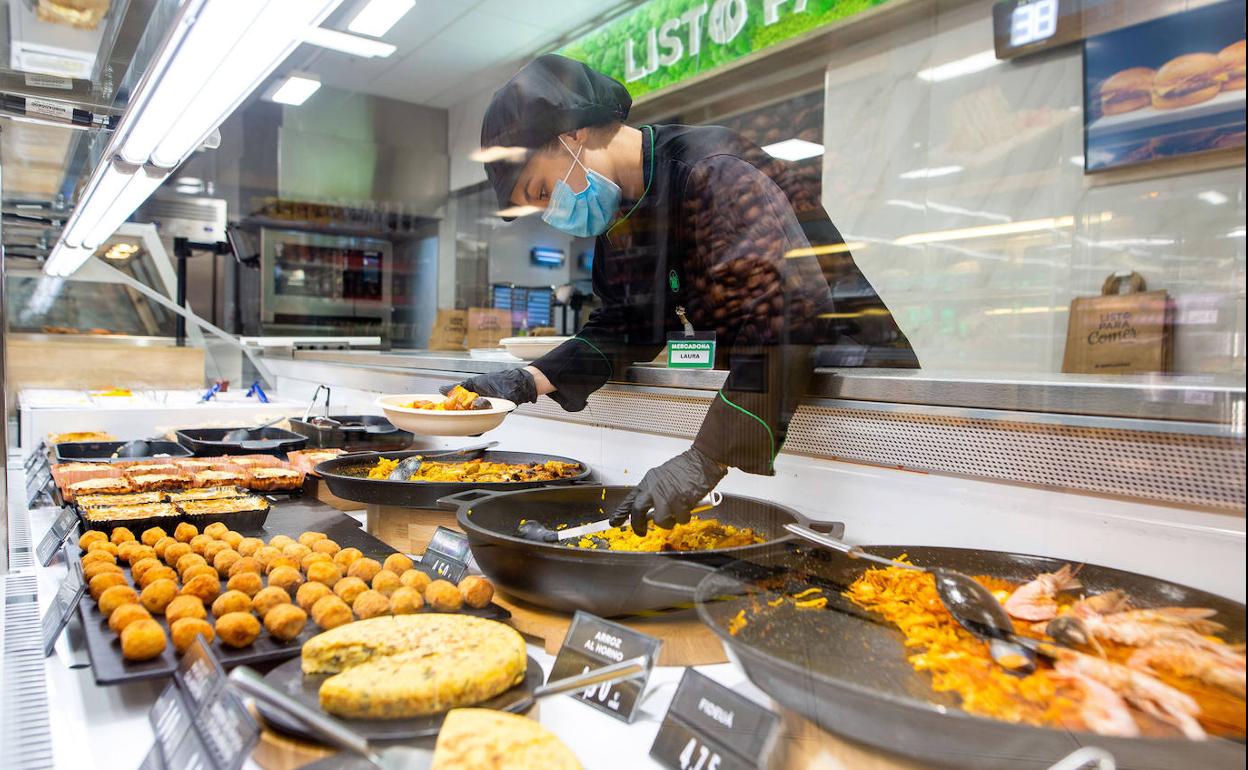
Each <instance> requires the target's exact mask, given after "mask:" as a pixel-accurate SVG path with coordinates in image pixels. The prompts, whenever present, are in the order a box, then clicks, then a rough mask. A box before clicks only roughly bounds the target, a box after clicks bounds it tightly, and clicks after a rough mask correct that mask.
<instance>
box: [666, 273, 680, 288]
mask: <svg viewBox="0 0 1248 770" xmlns="http://www.w3.org/2000/svg"><path fill="white" fill-rule="evenodd" d="M667 285H668V286H671V287H672V291H680V276H678V275H676V271H675V270H669V271H667Z"/></svg>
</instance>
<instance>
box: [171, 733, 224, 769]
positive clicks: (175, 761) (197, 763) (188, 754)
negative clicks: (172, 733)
mask: <svg viewBox="0 0 1248 770" xmlns="http://www.w3.org/2000/svg"><path fill="white" fill-rule="evenodd" d="M165 767H176V768H178V770H213V765H212V759H211V758H210V756H209V754H208V751H207V749H205V748H204V742H203V741H201V740H200V739H199V734H198V733H196V732H195V731H194V730H187V731H186V732H184V733H182V740H181V742H179V743H178V747H177V748H176V749H174V750H173V753H172V754H170V755H168V756H167V757H165Z"/></svg>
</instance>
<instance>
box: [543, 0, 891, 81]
mask: <svg viewBox="0 0 1248 770" xmlns="http://www.w3.org/2000/svg"><path fill="white" fill-rule="evenodd" d="M886 2H888V0H650V2H647V3H646V4H644V5H642V6H641V7H640V8H637V9H636V10H634V11H631V12H629V13H628V14H626V15H624V16H621V17H620V18H618V19H616V20H614V21H611V22H609V23H607V24H604V25H603V26H601V27H599V28H598V29H596V30H594V31H593V32H590V33H589V34H588V35H585V36H584V37H582V38H580V39H578V40H575V41H573V42H571V43H569V44H568V45H566V46H564V47H563V48H562V49H560V50H559V53H561V54H563V55H564V56H568V57H570V58H573V59H576V60H578V61H582V62H585V63H586V64H588V65H589V66H591V67H593V68H594V69H596V70H598V71H599V72H603V73H605V74H607V75H610V76H611V77H613V78H615V79H616V80H619V81H620V82H622V83H624V84H625V85H627V86H628V90H629V93H631V94H632V95H633V98H637V97H639V96H641V95H642V94H648V93H650V92H651V91H657V90H659V89H661V88H666V87H668V86H670V85H673V84H675V83H679V82H680V81H682V80H685V79H687V78H691V77H693V76H694V75H700V74H702V73H704V72H709V71H710V70H713V69H715V68H716V67H719V66H722V65H724V64H727V63H729V62H732V61H736V60H737V59H740V58H742V57H744V56H748V55H749V54H752V53H754V52H756V51H761V50H763V49H764V48H767V47H768V46H771V45H775V44H776V43H779V42H782V41H785V40H788V39H790V38H794V37H797V36H798V35H801V34H803V33H805V32H809V31H810V30H812V29H815V28H817V27H821V26H823V25H824V24H828V23H829V22H833V21H837V20H839V19H844V18H846V17H848V16H853V15H854V14H857V13H862V12H863V11H866V10H869V9H871V8H874V7H875V6H877V5H883V4H884V3H886Z"/></svg>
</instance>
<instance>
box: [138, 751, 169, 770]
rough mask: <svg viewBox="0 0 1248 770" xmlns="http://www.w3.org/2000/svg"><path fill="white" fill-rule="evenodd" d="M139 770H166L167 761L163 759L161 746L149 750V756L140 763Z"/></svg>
mask: <svg viewBox="0 0 1248 770" xmlns="http://www.w3.org/2000/svg"><path fill="white" fill-rule="evenodd" d="M139 770H165V760H163V759H161V756H160V746H152V748H150V749H148V752H147V756H146V757H143V761H142V762H141V763H139Z"/></svg>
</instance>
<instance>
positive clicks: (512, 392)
mask: <svg viewBox="0 0 1248 770" xmlns="http://www.w3.org/2000/svg"><path fill="white" fill-rule="evenodd" d="M459 384H460V385H462V386H463V387H464V389H465V390H471V391H472V392H473V393H476V394H477V395H479V396H485V397H486V398H505V399H507V400H508V401H514V402H516V403H517V404H531V403H533V402H534V401H536V400H537V383H535V382H534V381H533V375H531V374H529V373H528V372H527V371H525V370H524V369H523V368H521V369H505V370H503V371H501V372H490V373H489V374H478V375H477V376H476V377H469V378H468V379H466V380H464V381H463V382H461V383H459ZM454 387H455V386H454V385H443V386H442V387H441V388H438V390H439V391H441V392H442V395H444V396H445V395H446V394H447V393H449V392H450V391H451V388H454Z"/></svg>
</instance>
